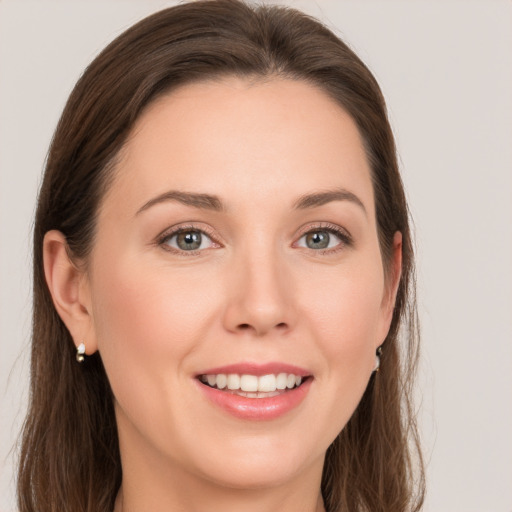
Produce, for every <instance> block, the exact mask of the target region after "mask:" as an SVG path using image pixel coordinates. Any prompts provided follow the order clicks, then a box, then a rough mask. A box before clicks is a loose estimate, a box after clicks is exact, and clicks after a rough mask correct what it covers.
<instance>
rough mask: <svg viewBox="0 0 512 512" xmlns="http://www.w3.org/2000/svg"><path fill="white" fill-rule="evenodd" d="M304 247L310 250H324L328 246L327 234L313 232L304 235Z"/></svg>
mask: <svg viewBox="0 0 512 512" xmlns="http://www.w3.org/2000/svg"><path fill="white" fill-rule="evenodd" d="M306 245H307V246H308V247H309V248H310V249H325V248H326V247H328V246H329V233H327V232H325V231H313V232H311V233H308V234H307V235H306Z"/></svg>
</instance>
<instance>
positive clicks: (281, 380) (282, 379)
mask: <svg viewBox="0 0 512 512" xmlns="http://www.w3.org/2000/svg"><path fill="white" fill-rule="evenodd" d="M287 380H288V375H286V373H280V374H279V375H278V376H277V378H276V388H277V389H286V381H287Z"/></svg>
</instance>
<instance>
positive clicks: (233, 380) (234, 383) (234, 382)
mask: <svg viewBox="0 0 512 512" xmlns="http://www.w3.org/2000/svg"><path fill="white" fill-rule="evenodd" d="M227 384H228V389H240V375H238V374H236V373H230V374H229V375H228V382H227Z"/></svg>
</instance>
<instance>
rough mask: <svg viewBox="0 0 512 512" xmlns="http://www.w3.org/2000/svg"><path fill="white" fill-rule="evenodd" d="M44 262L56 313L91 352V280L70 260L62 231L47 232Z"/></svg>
mask: <svg viewBox="0 0 512 512" xmlns="http://www.w3.org/2000/svg"><path fill="white" fill-rule="evenodd" d="M43 262H44V273H45V278H46V283H47V285H48V288H49V290H50V294H51V296H52V300H53V304H54V306H55V309H56V310H57V313H58V314H59V316H60V317H61V319H62V321H63V322H64V324H65V325H66V327H67V328H68V330H69V332H70V334H71V336H72V338H73V341H74V343H75V345H76V346H77V347H78V346H79V345H80V343H82V341H83V342H84V343H85V345H86V348H87V351H86V353H87V354H92V353H93V352H95V351H96V349H97V347H96V340H95V339H92V338H90V337H89V336H87V335H88V333H90V332H92V331H93V329H92V318H91V316H90V314H89V311H90V309H91V308H90V294H89V290H88V284H87V281H86V279H85V276H84V274H83V272H82V271H80V270H79V269H78V268H77V266H76V265H75V264H74V263H73V261H71V260H70V258H69V256H68V252H67V241H66V238H65V236H64V235H63V234H62V233H61V232H60V231H56V230H52V231H48V232H47V233H46V234H45V237H44V241H43ZM86 336H87V338H86Z"/></svg>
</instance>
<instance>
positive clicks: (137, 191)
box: [107, 78, 373, 210]
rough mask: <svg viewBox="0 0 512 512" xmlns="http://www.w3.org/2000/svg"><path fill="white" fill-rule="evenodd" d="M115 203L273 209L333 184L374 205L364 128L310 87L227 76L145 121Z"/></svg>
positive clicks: (175, 99) (154, 107) (165, 100)
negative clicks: (162, 197)
mask: <svg viewBox="0 0 512 512" xmlns="http://www.w3.org/2000/svg"><path fill="white" fill-rule="evenodd" d="M114 183H115V184H114V186H113V187H112V190H111V191H110V192H109V194H107V196H109V195H110V196H112V197H113V198H114V200H115V199H116V196H117V200H121V199H122V198H123V199H122V200H123V201H124V202H125V203H127V202H128V203H131V204H134V207H135V204H141V203H143V202H145V201H147V200H148V199H149V198H151V196H153V195H157V194H160V193H163V192H165V191H166V190H168V189H178V190H185V191H192V192H202V193H211V194H215V195H218V196H220V197H226V200H227V202H229V201H230V200H232V201H235V200H236V199H237V198H243V199H244V200H245V201H247V198H248V197H250V199H251V202H252V203H255V202H258V201H261V202H263V203H264V202H265V201H266V200H268V201H271V200H273V199H274V200H275V198H276V192H277V193H278V197H280V198H282V200H283V201H286V200H287V199H286V198H287V196H290V203H291V201H292V199H291V198H292V196H294V197H296V196H298V195H301V194H304V193H307V192H310V191H311V190H312V189H316V190H321V189H323V188H332V187H333V186H337V187H343V188H347V189H350V190H351V191H352V192H354V193H356V194H357V195H358V196H362V197H361V199H362V200H363V201H364V202H365V203H368V204H367V206H368V208H369V209H370V210H371V209H372V208H373V191H372V186H371V179H370V169H369V166H368V162H367V158H366V154H365V151H364V147H363V144H362V140H361V137H360V134H359V131H358V129H357V127H356V125H355V123H354V122H353V120H352V118H351V117H350V116H349V115H348V114H347V113H346V112H345V111H344V110H343V108H342V107H341V106H340V105H338V104H337V103H336V102H335V101H333V100H332V99H331V98H330V97H329V96H327V94H325V93H324V92H323V91H322V90H320V89H319V88H317V87H315V86H313V85H310V84H308V83H306V82H303V81H296V80H290V79H278V78H274V79H268V80H265V81H262V80H260V81H249V80H248V79H241V78H226V79H222V80H217V81H208V82H199V83H192V84H187V85H185V86H182V87H180V88H178V89H176V90H174V91H172V92H170V93H169V94H166V95H164V96H162V97H160V98H158V99H157V100H155V101H154V102H153V103H152V104H150V105H149V107H148V108H147V109H146V110H145V111H144V113H143V114H142V115H141V117H140V118H139V120H138V121H137V122H136V124H135V126H134V128H133V130H132V133H131V136H130V137H129V139H128V141H127V143H126V145H125V147H124V148H123V151H122V153H121V157H120V160H119V162H118V165H117V167H116V179H115V181H114Z"/></svg>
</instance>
